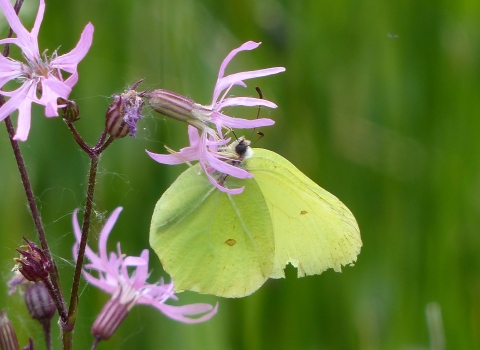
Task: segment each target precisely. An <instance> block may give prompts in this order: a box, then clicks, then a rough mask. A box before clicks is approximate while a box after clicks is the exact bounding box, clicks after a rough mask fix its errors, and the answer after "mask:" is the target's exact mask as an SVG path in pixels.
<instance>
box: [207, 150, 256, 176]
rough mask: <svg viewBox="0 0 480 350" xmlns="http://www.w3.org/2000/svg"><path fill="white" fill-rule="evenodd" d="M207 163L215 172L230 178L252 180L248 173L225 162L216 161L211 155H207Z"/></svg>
mask: <svg viewBox="0 0 480 350" xmlns="http://www.w3.org/2000/svg"><path fill="white" fill-rule="evenodd" d="M207 161H208V164H209V165H210V166H211V167H212V168H214V169H215V170H217V171H219V172H221V173H223V174H227V175H231V176H233V177H237V178H239V179H246V178H252V177H253V175H252V174H250V173H249V172H248V171H246V170H244V169H242V168H239V167H236V166H233V165H230V164H228V163H225V162H223V161H221V160H219V159H217V158H216V157H214V156H213V155H207Z"/></svg>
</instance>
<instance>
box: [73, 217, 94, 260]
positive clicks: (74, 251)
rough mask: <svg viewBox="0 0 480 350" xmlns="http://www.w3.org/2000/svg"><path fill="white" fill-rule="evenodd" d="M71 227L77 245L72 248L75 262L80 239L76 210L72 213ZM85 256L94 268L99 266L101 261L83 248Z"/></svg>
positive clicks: (87, 249) (88, 249) (87, 247)
mask: <svg viewBox="0 0 480 350" xmlns="http://www.w3.org/2000/svg"><path fill="white" fill-rule="evenodd" d="M72 226H73V233H74V234H75V239H76V240H77V244H75V245H74V247H73V256H74V257H75V260H77V257H78V245H79V244H80V241H81V239H82V230H81V229H80V225H79V224H78V209H75V210H74V211H73V215H72ZM85 255H86V256H87V258H88V259H89V260H90V261H91V262H92V263H93V264H94V265H96V266H101V259H100V258H99V257H98V256H97V254H95V253H94V252H93V251H92V249H91V248H90V247H89V246H88V244H87V245H86V247H85Z"/></svg>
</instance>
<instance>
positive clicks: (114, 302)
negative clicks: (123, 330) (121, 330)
mask: <svg viewBox="0 0 480 350" xmlns="http://www.w3.org/2000/svg"><path fill="white" fill-rule="evenodd" d="M137 299H138V295H137V294H136V291H135V289H133V288H132V287H131V286H128V285H124V286H120V287H119V288H118V289H117V290H116V292H115V293H114V295H113V296H112V299H110V300H109V301H108V302H107V303H106V304H105V306H104V307H103V309H102V311H100V314H99V315H98V316H97V319H96V320H95V322H94V323H93V326H92V334H93V335H94V336H95V339H96V340H97V341H100V340H106V339H109V338H110V337H111V336H112V335H113V333H115V331H116V330H117V328H118V326H120V324H121V323H122V321H123V320H124V319H125V317H127V315H128V312H129V311H130V309H131V308H132V307H133V306H134V305H135V303H136V301H137Z"/></svg>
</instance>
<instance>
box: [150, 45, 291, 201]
mask: <svg viewBox="0 0 480 350" xmlns="http://www.w3.org/2000/svg"><path fill="white" fill-rule="evenodd" d="M259 45H260V43H256V42H253V41H248V42H246V43H244V44H243V45H241V46H240V47H238V48H236V49H235V50H232V51H231V52H230V53H229V54H228V55H227V57H226V58H225V59H224V60H223V62H222V64H221V65H220V71H219V73H218V78H217V83H216V84H215V88H214V90H213V97H212V102H211V104H210V105H208V106H203V105H200V104H197V103H195V102H194V101H193V100H191V99H189V98H186V97H183V96H181V95H178V94H175V93H172V92H170V91H166V90H155V91H152V92H151V93H150V94H146V97H147V98H148V102H149V104H150V106H151V107H152V108H153V109H154V110H155V111H157V112H159V113H162V114H164V115H166V116H168V117H172V118H174V119H177V120H181V121H184V122H186V123H188V124H189V128H188V135H189V139H190V146H189V147H186V148H183V149H181V150H180V152H173V151H170V152H171V153H172V154H170V155H164V154H156V153H152V152H149V151H147V153H148V155H149V156H150V157H152V158H153V159H154V160H156V161H157V162H159V163H163V164H180V163H188V162H190V161H194V160H198V161H199V163H200V166H201V168H202V169H203V170H204V171H205V173H206V174H207V176H208V178H209V180H210V182H211V183H212V184H213V185H214V186H216V187H217V188H218V189H219V190H221V191H223V192H226V193H229V194H238V193H241V192H242V191H243V188H237V189H228V188H226V187H224V186H222V183H221V182H219V181H218V180H217V178H215V177H214V176H212V174H213V173H214V172H218V173H220V174H223V175H230V176H233V177H237V178H241V179H245V178H249V177H252V176H253V175H252V174H250V173H248V172H247V171H246V170H244V169H240V168H238V167H235V166H234V165H233V164H235V160H236V159H235V155H233V156H234V159H232V158H231V156H232V155H231V154H227V153H225V152H219V149H222V148H223V149H224V148H225V147H226V146H227V145H228V143H229V142H230V139H227V138H226V136H225V135H224V129H227V130H230V128H240V129H248V128H258V127H262V126H270V125H273V124H274V123H275V122H274V121H273V120H271V119H268V118H260V119H254V120H248V119H241V118H232V117H230V116H227V115H225V114H224V113H223V112H222V110H223V108H225V107H230V106H248V107H252V106H264V107H269V108H276V107H277V105H276V104H274V103H273V102H270V101H267V100H264V99H261V98H253V97H227V95H228V93H229V92H230V89H231V88H232V87H233V86H235V85H239V86H243V87H246V84H245V82H244V81H245V80H247V79H252V78H258V77H263V76H267V75H272V74H277V73H280V72H283V71H285V68H283V67H273V68H266V69H260V70H254V71H247V72H240V73H235V74H230V75H227V76H225V70H226V68H227V65H228V64H229V63H230V61H231V60H232V59H233V58H234V57H235V56H236V55H237V54H238V53H239V52H241V51H246V50H253V49H255V48H257V47H258V46H259ZM196 129H198V130H196Z"/></svg>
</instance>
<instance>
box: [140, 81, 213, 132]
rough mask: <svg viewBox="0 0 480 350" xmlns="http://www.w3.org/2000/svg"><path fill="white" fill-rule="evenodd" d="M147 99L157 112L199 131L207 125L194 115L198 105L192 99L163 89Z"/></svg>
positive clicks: (151, 93)
mask: <svg viewBox="0 0 480 350" xmlns="http://www.w3.org/2000/svg"><path fill="white" fill-rule="evenodd" d="M145 97H146V98H147V99H148V104H149V105H150V107H152V109H153V110H154V111H155V112H158V113H160V114H163V115H164V116H166V117H169V118H173V119H176V120H179V121H181V122H185V123H188V124H190V125H192V126H194V127H196V128H197V129H199V130H203V129H204V128H205V123H204V122H203V121H202V120H201V119H199V118H198V117H197V116H196V115H195V114H194V109H195V108H196V107H197V106H198V105H197V104H196V103H195V101H193V100H192V99H190V98H188V97H185V96H182V95H179V94H177V93H175V92H171V91H168V90H162V89H158V90H153V91H152V92H150V93H149V94H146V95H145Z"/></svg>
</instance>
